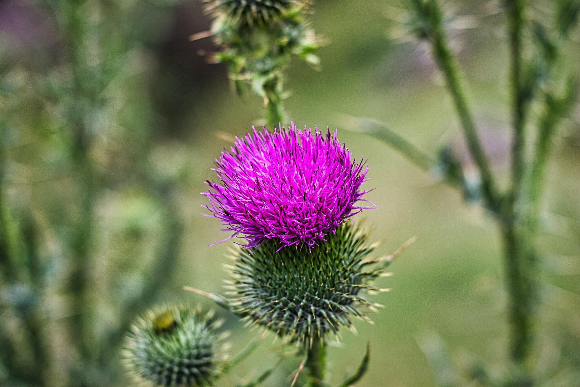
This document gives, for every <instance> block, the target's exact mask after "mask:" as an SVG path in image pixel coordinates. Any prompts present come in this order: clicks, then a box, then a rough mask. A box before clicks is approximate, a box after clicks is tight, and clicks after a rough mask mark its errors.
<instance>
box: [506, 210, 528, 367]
mask: <svg viewBox="0 0 580 387" xmlns="http://www.w3.org/2000/svg"><path fill="white" fill-rule="evenodd" d="M501 230H502V236H503V242H504V256H505V264H506V276H507V283H508V291H509V297H510V306H509V320H510V325H511V335H510V340H511V344H510V356H511V358H512V360H513V361H514V362H515V363H517V364H520V365H522V366H523V365H524V363H525V362H526V360H527V359H528V358H529V356H530V353H531V349H532V345H533V320H534V319H533V316H534V301H535V293H534V289H533V286H532V275H531V273H530V265H529V264H528V262H527V261H528V260H529V258H530V255H529V254H530V253H531V251H530V250H529V249H530V247H531V246H530V240H529V239H528V234H527V232H526V230H524V229H523V228H522V227H520V226H518V225H517V224H515V223H514V222H513V221H511V220H508V221H506V222H504V223H503V224H502V229H501Z"/></svg>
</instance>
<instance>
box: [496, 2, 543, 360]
mask: <svg viewBox="0 0 580 387" xmlns="http://www.w3.org/2000/svg"><path fill="white" fill-rule="evenodd" d="M506 15H507V24H508V34H509V46H510V88H511V100H512V102H511V105H512V106H511V109H512V126H513V139H512V154H511V159H512V166H511V174H512V177H511V187H510V191H509V193H508V195H507V198H506V201H505V203H504V205H503V206H504V208H503V209H502V232H503V240H504V248H505V259H506V271H507V275H508V279H507V282H508V288H509V293H510V306H509V309H510V312H509V314H510V322H511V344H510V356H511V359H512V361H514V362H515V363H516V364H518V365H520V366H521V367H522V368H523V369H526V368H529V366H530V364H529V363H530V361H531V356H532V349H533V345H534V324H535V314H536V311H535V309H536V308H535V306H536V289H535V287H534V280H533V278H534V275H535V272H536V268H535V266H536V252H535V251H534V248H533V247H534V246H533V235H532V233H531V232H530V229H529V228H528V225H527V222H529V219H530V216H531V213H530V208H531V207H530V201H529V195H528V193H527V192H524V189H523V188H524V187H523V184H524V182H525V176H526V174H527V171H526V155H525V148H526V143H525V140H526V118H527V110H528V106H529V98H528V96H527V93H526V91H525V90H524V85H523V80H522V77H523V74H522V72H523V58H522V50H523V42H522V40H523V28H524V23H525V20H524V18H525V1H524V0H510V1H508V2H507V3H506Z"/></svg>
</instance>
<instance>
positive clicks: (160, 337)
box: [125, 306, 224, 387]
mask: <svg viewBox="0 0 580 387" xmlns="http://www.w3.org/2000/svg"><path fill="white" fill-rule="evenodd" d="M219 326H221V321H220V320H217V319H215V318H214V316H213V313H211V312H210V313H202V312H200V311H199V310H192V309H190V308H187V307H175V306H169V307H165V308H162V309H158V310H154V311H150V312H149V313H147V314H146V315H145V316H143V317H142V318H140V319H138V320H137V322H136V323H135V324H134V325H133V327H132V329H131V332H130V333H129V334H128V335H127V339H126V346H125V363H126V366H127V369H128V370H129V372H130V373H131V374H132V376H134V377H135V379H137V380H138V381H140V382H144V383H148V384H149V385H152V386H175V387H186V386H187V387H192V386H196V387H201V386H208V385H211V384H212V380H213V379H214V377H215V376H216V374H217V373H218V372H219V364H220V362H221V361H222V360H223V357H224V354H223V352H224V351H223V347H224V345H223V344H222V339H223V336H224V335H223V334H222V335H220V334H217V333H216V330H217V329H218V328H219Z"/></svg>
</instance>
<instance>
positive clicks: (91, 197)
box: [65, 0, 96, 360]
mask: <svg viewBox="0 0 580 387" xmlns="http://www.w3.org/2000/svg"><path fill="white" fill-rule="evenodd" d="M85 2H86V1H85V0H75V1H72V2H71V3H70V4H69V5H68V7H67V9H66V11H65V15H66V22H65V36H66V39H67V41H68V44H69V55H70V60H71V63H72V70H73V75H72V95H73V100H72V102H71V105H70V106H69V114H70V117H69V120H70V124H71V128H72V144H71V153H72V159H73V163H74V167H75V174H76V176H77V179H78V198H79V214H78V221H77V224H76V226H75V232H74V234H73V236H72V240H71V249H72V253H73V270H72V277H71V283H70V291H71V294H72V307H73V310H74V315H73V317H72V321H71V323H72V335H73V337H74V338H75V340H74V341H75V342H76V343H77V349H78V351H79V355H80V356H81V359H84V360H86V359H89V358H90V357H91V355H92V352H93V351H92V346H93V344H94V343H93V339H94V338H93V337H92V336H93V335H92V332H91V328H90V324H91V313H92V311H91V305H92V302H91V301H90V299H89V298H90V297H89V291H88V285H89V283H90V276H89V266H90V247H91V240H92V235H93V231H94V230H93V227H94V213H95V202H96V177H95V172H94V170H93V166H92V161H91V158H90V154H89V153H90V149H91V142H92V138H91V135H90V133H89V130H88V127H87V119H88V117H87V111H86V110H87V107H86V106H85V104H86V103H88V102H89V101H93V100H94V98H93V97H94V96H93V90H91V88H90V87H89V85H88V83H89V82H91V81H94V80H92V79H90V78H91V74H90V73H89V71H88V66H87V63H86V60H87V58H86V51H85V45H86V40H87V39H86V38H87V31H86V20H85V19H84V15H83V6H84V4H85Z"/></svg>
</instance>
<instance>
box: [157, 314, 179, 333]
mask: <svg viewBox="0 0 580 387" xmlns="http://www.w3.org/2000/svg"><path fill="white" fill-rule="evenodd" d="M176 324H177V321H175V317H174V316H173V313H171V311H167V312H163V313H161V314H160V315H158V316H156V317H155V319H154V320H153V329H154V330H155V333H157V334H160V333H166V332H170V331H171V330H173V328H175V325H176Z"/></svg>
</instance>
